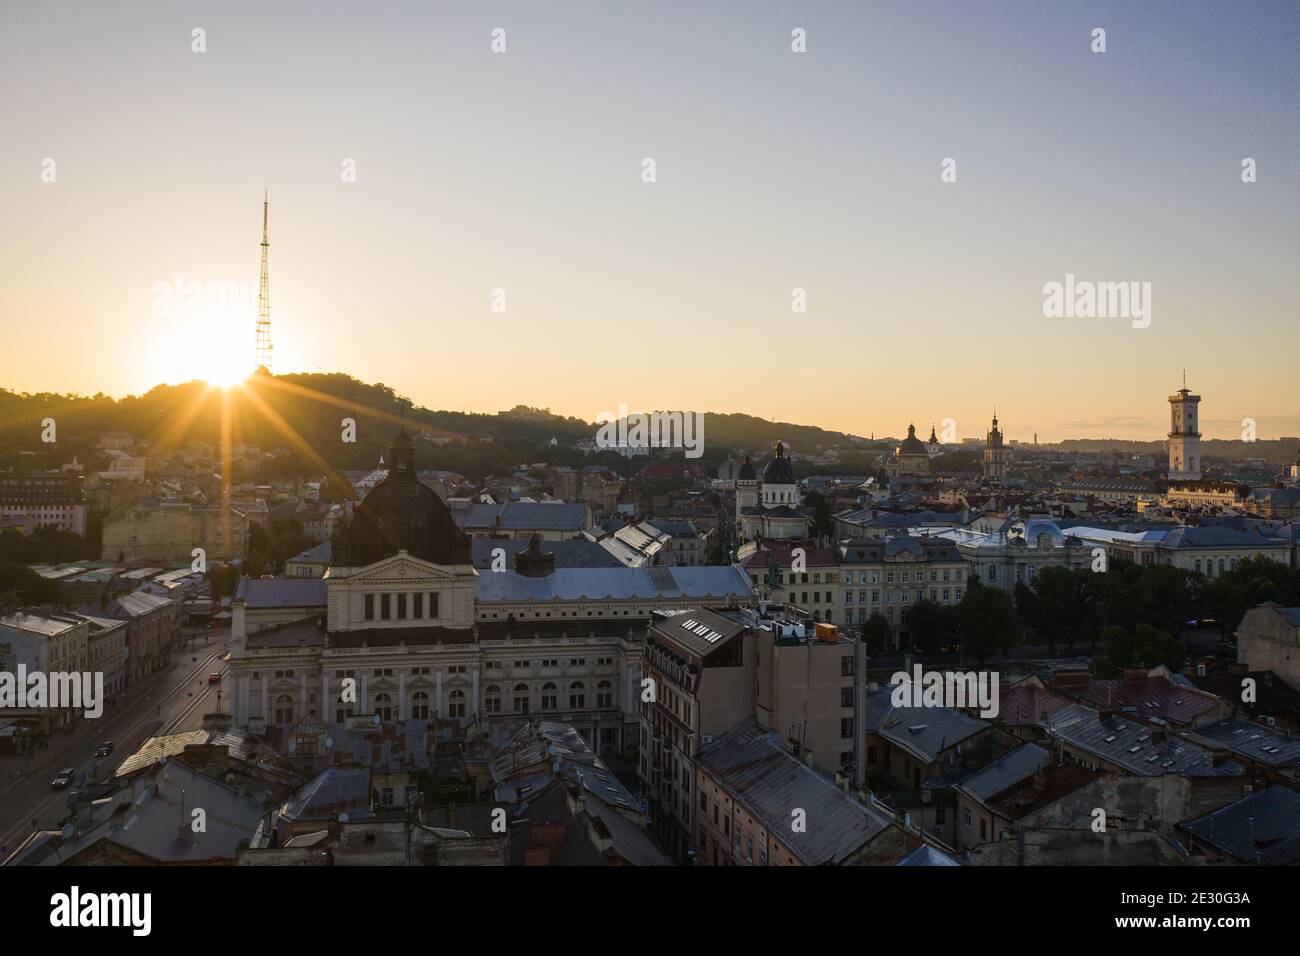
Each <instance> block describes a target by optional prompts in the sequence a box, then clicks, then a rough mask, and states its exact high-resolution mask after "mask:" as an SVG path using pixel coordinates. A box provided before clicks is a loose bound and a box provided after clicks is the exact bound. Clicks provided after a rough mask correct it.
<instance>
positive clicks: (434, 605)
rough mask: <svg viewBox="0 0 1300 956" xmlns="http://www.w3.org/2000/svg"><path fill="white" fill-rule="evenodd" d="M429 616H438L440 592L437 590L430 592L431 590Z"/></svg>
mask: <svg viewBox="0 0 1300 956" xmlns="http://www.w3.org/2000/svg"><path fill="white" fill-rule="evenodd" d="M428 616H429V617H430V618H435V617H437V616H438V592H437V591H430V592H429V614H428Z"/></svg>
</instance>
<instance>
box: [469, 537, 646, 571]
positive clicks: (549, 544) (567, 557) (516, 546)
mask: <svg viewBox="0 0 1300 956" xmlns="http://www.w3.org/2000/svg"><path fill="white" fill-rule="evenodd" d="M527 547H528V542H527V541H525V540H523V539H522V538H475V539H474V540H472V541H471V542H470V553H471V554H472V555H473V557H472V558H471V560H472V561H473V562H474V567H476V568H478V569H479V570H480V571H490V570H492V552H494V551H495V550H496V549H497V548H501V549H502V550H503V551H505V553H506V567H507V568H509V569H510V570H514V567H515V562H514V557H515V555H516V554H518V553H519V552H520V551H523V550H524V549H526V548H527ZM542 550H543V551H546V552H549V553H551V554H553V555H555V567H556V568H557V569H558V568H617V567H622V565H620V564H619V562H618V559H617V558H615V557H614V556H613V555H612V554H610V553H609V552H608V551H606V550H605V549H604V548H602V547H601V546H600V545H598V544H597V543H596V542H594V541H588V540H587V539H586V538H573V539H570V540H568V541H543V542H542Z"/></svg>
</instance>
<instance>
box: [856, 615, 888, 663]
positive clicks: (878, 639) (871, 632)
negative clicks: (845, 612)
mask: <svg viewBox="0 0 1300 956" xmlns="http://www.w3.org/2000/svg"><path fill="white" fill-rule="evenodd" d="M862 640H863V641H864V642H865V643H866V647H867V652H868V653H872V654H877V653H880V652H881V651H883V650H885V649H886V648H887V647H889V622H888V621H886V620H885V619H884V618H883V617H881V615H880V612H879V611H872V612H871V617H869V618H867V623H866V624H864V625H862Z"/></svg>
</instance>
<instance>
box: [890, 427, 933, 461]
mask: <svg viewBox="0 0 1300 956" xmlns="http://www.w3.org/2000/svg"><path fill="white" fill-rule="evenodd" d="M894 454H895V455H896V456H897V457H899V458H902V457H903V456H904V455H925V456H926V457H927V458H928V457H929V456H930V452H929V450H928V449H927V448H926V447H925V442H923V441H921V439H919V438H917V437H916V426H915V425H908V426H907V437H906V438H904V439H903V440H902V441H901V442H899V443H898V448H897V449H896V450H895V452H894Z"/></svg>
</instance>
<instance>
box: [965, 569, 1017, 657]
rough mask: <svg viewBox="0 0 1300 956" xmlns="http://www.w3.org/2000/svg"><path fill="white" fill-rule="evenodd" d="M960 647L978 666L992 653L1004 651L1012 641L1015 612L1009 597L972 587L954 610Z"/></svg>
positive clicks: (1004, 593)
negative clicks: (960, 641) (959, 636)
mask: <svg viewBox="0 0 1300 956" xmlns="http://www.w3.org/2000/svg"><path fill="white" fill-rule="evenodd" d="M956 621H957V631H958V633H959V634H960V635H961V640H962V648H963V649H964V650H965V652H966V653H967V654H970V655H971V656H973V657H974V658H975V659H976V660H977V661H978V662H979V663H981V664H983V663H984V661H985V660H986V659H987V658H988V657H989V656H990V655H992V654H993V653H995V652H996V651H999V650H1001V651H1003V652H1005V651H1007V650H1008V649H1009V648H1010V647H1011V645H1012V644H1013V643H1014V641H1015V624H1016V612H1015V608H1014V607H1013V606H1012V604H1011V595H1009V594H1007V592H1006V591H1002V590H1000V589H998V588H986V587H984V586H982V585H977V586H975V587H972V588H971V589H970V590H968V591H967V592H966V596H965V597H963V598H962V599H961V603H960V604H958V605H957V610H956Z"/></svg>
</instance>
